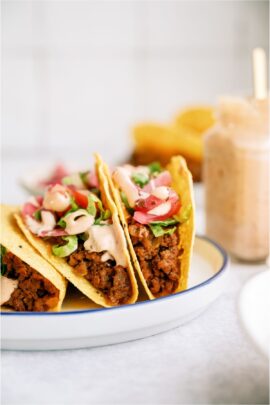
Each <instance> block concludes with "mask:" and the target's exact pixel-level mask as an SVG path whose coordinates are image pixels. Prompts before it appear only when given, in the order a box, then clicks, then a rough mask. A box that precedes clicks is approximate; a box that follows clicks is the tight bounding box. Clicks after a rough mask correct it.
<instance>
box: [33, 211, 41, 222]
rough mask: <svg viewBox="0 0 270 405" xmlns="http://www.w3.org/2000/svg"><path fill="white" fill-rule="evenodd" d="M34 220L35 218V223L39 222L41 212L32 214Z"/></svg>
mask: <svg viewBox="0 0 270 405" xmlns="http://www.w3.org/2000/svg"><path fill="white" fill-rule="evenodd" d="M34 218H35V219H36V220H37V221H41V210H36V211H35V212H34Z"/></svg>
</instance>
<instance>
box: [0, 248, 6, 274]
mask: <svg viewBox="0 0 270 405" xmlns="http://www.w3.org/2000/svg"><path fill="white" fill-rule="evenodd" d="M6 253H7V249H6V248H5V247H4V246H3V245H0V262H1V276H3V275H4V274H5V273H6V271H7V265H6V264H4V263H3V257H4V256H5V254H6Z"/></svg>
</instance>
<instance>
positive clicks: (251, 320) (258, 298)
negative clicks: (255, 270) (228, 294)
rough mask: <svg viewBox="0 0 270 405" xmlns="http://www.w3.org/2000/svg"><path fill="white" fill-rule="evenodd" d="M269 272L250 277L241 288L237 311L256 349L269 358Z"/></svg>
mask: <svg viewBox="0 0 270 405" xmlns="http://www.w3.org/2000/svg"><path fill="white" fill-rule="evenodd" d="M269 286H270V271H264V272H262V273H259V274H258V275H256V276H254V277H252V278H251V279H250V280H248V282H247V283H246V284H245V286H244V287H243V288H242V290H241V293H240V297H239V302H238V309H239V315H240V319H241V323H242V325H243V327H244V329H245V331H246V333H247V334H248V336H249V337H250V338H251V341H252V342H253V343H254V344H255V346H256V347H257V349H258V350H259V351H260V352H261V353H263V354H264V356H266V357H268V358H269V344H270V325H269V309H270V295H269Z"/></svg>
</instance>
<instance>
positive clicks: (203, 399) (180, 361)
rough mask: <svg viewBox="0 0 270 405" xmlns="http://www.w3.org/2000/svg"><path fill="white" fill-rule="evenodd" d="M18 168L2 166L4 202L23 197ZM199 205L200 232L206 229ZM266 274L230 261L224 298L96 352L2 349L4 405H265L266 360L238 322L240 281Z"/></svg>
mask: <svg viewBox="0 0 270 405" xmlns="http://www.w3.org/2000/svg"><path fill="white" fill-rule="evenodd" d="M18 163H19V162H17V164H16V165H15V163H14V161H13V159H11V160H10V159H6V160H5V161H4V168H5V170H7V169H8V171H9V176H8V178H9V181H8V179H6V180H5V183H4V184H3V186H4V187H3V195H2V199H3V200H4V201H6V202H14V203H16V202H17V201H18V200H21V199H22V198H23V195H22V193H21V191H19V189H18V188H17V187H16V186H15V184H14V179H15V177H16V174H18V173H19V172H21V171H22V170H24V169H25V168H26V166H27V165H28V166H29V164H28V163H27V162H26V161H25V162H24V163H22V161H21V163H19V164H18ZM198 206H199V209H198V219H199V221H198V227H197V229H198V231H203V217H202V209H201V208H200V202H199V204H198ZM265 268H266V265H256V266H254V265H253V266H252V265H240V264H236V263H232V265H231V270H230V283H229V285H228V290H227V291H226V292H225V293H224V294H223V296H222V297H220V298H219V299H218V300H217V301H216V302H215V304H214V305H212V306H211V307H210V308H209V309H208V310H207V311H206V312H205V313H203V314H202V315H201V316H200V317H198V318H197V319H195V320H193V321H192V322H190V323H188V324H186V325H183V326H181V327H179V328H177V329H174V330H172V331H170V332H167V333H164V334H161V335H157V336H153V337H150V338H147V339H143V340H139V341H135V342H129V343H125V344H119V345H114V346H107V347H100V348H94V349H83V350H70V351H55V352H12V351H10V352H8V351H3V352H2V404H3V405H12V404H18V405H22V404H27V405H39V404H46V405H60V404H61V405H62V404H63V405H66V404H76V405H86V404H133V403H134V404H264V403H265V404H266V403H268V402H269V380H268V364H267V361H266V360H265V359H264V358H263V357H262V356H261V354H259V353H257V352H256V350H255V348H254V347H253V345H252V344H251V343H250V342H249V340H248V338H247V337H246V335H245V334H244V333H243V331H242V329H241V327H240V324H239V319H238V316H237V298H238V295H239V291H240V289H241V287H242V285H243V283H244V282H245V281H246V280H247V279H249V278H250V277H251V276H252V275H254V274H256V273H257V272H259V271H262V270H264V269H265ZM157 316H158V314H157ZM71 327H72V326H71Z"/></svg>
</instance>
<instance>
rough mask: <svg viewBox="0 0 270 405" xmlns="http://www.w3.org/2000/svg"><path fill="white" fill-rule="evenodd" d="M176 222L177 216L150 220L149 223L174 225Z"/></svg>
mask: <svg viewBox="0 0 270 405" xmlns="http://www.w3.org/2000/svg"><path fill="white" fill-rule="evenodd" d="M178 223H179V221H178V219H177V218H168V219H165V220H164V221H153V222H151V225H160V226H170V225H175V224H178Z"/></svg>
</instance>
